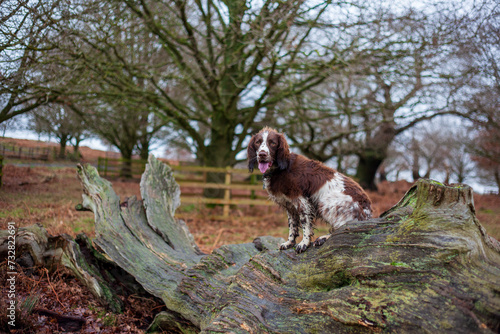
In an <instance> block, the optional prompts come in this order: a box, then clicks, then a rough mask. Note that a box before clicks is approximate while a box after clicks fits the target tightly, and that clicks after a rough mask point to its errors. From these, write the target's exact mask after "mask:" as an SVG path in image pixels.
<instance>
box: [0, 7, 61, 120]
mask: <svg viewBox="0 0 500 334" xmlns="http://www.w3.org/2000/svg"><path fill="white" fill-rule="evenodd" d="M59 4H60V1H58V0H54V1H52V0H51V1H41V0H40V1H13V0H6V1H2V2H1V6H2V10H1V16H0V64H1V67H0V123H2V122H4V121H6V120H9V119H11V118H13V117H15V116H17V115H21V114H23V113H26V112H29V111H31V110H34V109H35V108H37V107H38V106H41V105H43V104H46V103H50V102H53V101H55V100H57V98H58V96H59V95H60V94H61V86H59V85H58V83H59V82H60V80H61V77H59V76H58V75H56V74H55V73H52V72H50V71H44V72H43V75H42V72H41V71H40V69H41V68H42V67H43V66H44V64H43V60H42V59H43V58H44V57H45V55H46V54H48V53H50V52H52V49H51V48H47V47H46V46H47V45H46V44H45V42H46V41H47V38H48V37H49V36H48V34H47V32H48V29H47V27H48V26H50V25H51V24H53V21H50V20H47V17H50V16H51V15H53V14H54V13H55V12H56V8H58V6H59Z"/></svg>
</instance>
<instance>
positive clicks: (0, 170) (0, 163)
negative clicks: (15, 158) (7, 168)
mask: <svg viewBox="0 0 500 334" xmlns="http://www.w3.org/2000/svg"><path fill="white" fill-rule="evenodd" d="M2 176H3V155H0V188H2Z"/></svg>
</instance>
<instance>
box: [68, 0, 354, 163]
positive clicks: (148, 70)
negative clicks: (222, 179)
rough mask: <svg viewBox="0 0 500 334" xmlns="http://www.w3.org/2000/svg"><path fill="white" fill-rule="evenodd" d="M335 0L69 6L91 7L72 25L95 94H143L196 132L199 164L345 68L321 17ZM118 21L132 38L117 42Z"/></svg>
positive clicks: (221, 157) (236, 148) (235, 145)
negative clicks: (288, 101)
mask: <svg viewBox="0 0 500 334" xmlns="http://www.w3.org/2000/svg"><path fill="white" fill-rule="evenodd" d="M124 5H125V6H126V8H124ZM331 5H333V3H332V2H330V1H324V2H319V3H318V2H308V1H286V2H283V1H274V0H269V1H264V2H262V3H261V4H257V3H252V4H251V5H249V4H247V3H246V2H245V1H221V2H212V1H208V2H206V3H205V2H203V3H202V2H200V1H171V2H155V1H143V2H140V3H139V2H135V1H121V2H120V1H115V2H113V1H108V2H85V3H79V4H78V6H76V5H75V6H74V8H73V10H74V11H78V10H79V9H80V11H82V14H85V15H80V17H81V20H82V22H81V23H79V24H74V25H73V26H72V27H71V31H70V39H73V40H74V42H72V47H74V48H75V50H74V51H73V52H71V53H69V54H70V55H71V56H72V61H73V64H75V65H74V66H72V67H71V68H72V69H74V68H79V70H80V71H81V73H85V75H87V76H93V78H94V80H104V81H105V82H106V85H101V86H100V89H99V90H94V91H93V92H92V93H95V94H97V95H99V94H100V95H101V96H102V95H109V96H114V97H115V98H125V99H128V100H131V99H133V100H136V101H141V102H142V103H144V104H146V105H148V106H149V107H150V108H151V109H154V110H155V112H158V114H160V115H162V117H164V118H166V119H168V120H169V121H171V122H172V124H174V126H175V127H176V128H177V129H179V130H182V131H183V132H184V134H185V135H186V136H187V137H189V138H190V139H191V141H192V145H193V146H194V147H195V151H196V155H197V157H198V160H199V161H200V162H201V163H202V164H205V165H212V166H226V165H233V164H235V163H236V161H237V159H236V155H237V153H239V152H241V151H242V150H243V149H244V145H245V144H246V140H247V138H248V135H249V134H251V133H252V131H254V127H255V123H256V122H259V121H260V120H262V119H263V118H264V117H265V115H266V114H268V113H272V112H273V107H274V105H276V103H278V102H279V101H281V100H283V99H286V98H290V97H292V96H295V95H298V94H301V93H302V92H305V91H307V90H309V89H311V87H314V86H316V85H318V84H319V83H321V82H322V81H323V80H324V79H325V78H326V77H327V76H328V75H329V74H330V73H331V72H332V70H334V69H335V68H336V67H341V66H344V65H343V63H342V62H341V59H340V58H339V57H338V55H336V54H335V53H334V52H333V51H332V50H331V49H328V48H326V47H325V45H324V44H326V42H327V39H326V38H325V36H324V33H323V32H322V29H323V28H324V26H323V25H321V24H320V23H322V21H321V20H327V18H326V17H325V13H326V12H327V11H328V9H329V8H330V6H331ZM89 6H94V8H95V6H97V8H98V9H97V10H96V9H92V11H91V9H90V7H89ZM342 6H349V4H343V5H342ZM83 8H86V9H83ZM118 18H119V20H118ZM138 20H139V22H138ZM110 26H111V27H112V28H111V29H110V28H109V27H110ZM90 27H91V28H90ZM114 29H116V30H117V31H119V32H120V33H121V34H124V35H129V34H130V35H131V37H132V36H134V37H135V38H136V40H132V38H131V39H129V40H128V41H126V42H124V43H121V44H118V43H117V42H116V41H115V39H114V37H113V36H112V35H113V34H114V32H113V31H114ZM138 36H140V37H141V38H139V37H138ZM323 42H324V43H323ZM136 45H141V46H142V47H144V48H145V49H148V50H150V53H151V54H150V56H149V57H146V58H145V57H143V56H140V57H139V56H138V57H137V58H134V57H132V54H134V53H132V52H131V51H132V50H136V53H135V54H137V55H139V54H140V52H138V51H139V49H136V47H135V46H136ZM126 47H129V49H128V50H129V51H128V53H125V52H124V50H125V49H126ZM139 58H140V59H139ZM152 58H155V59H157V61H156V62H153V61H151V59H152ZM78 64H81V66H80V67H78V66H79V65H78ZM102 75H105V78H102ZM88 93H89V94H90V93H91V92H88ZM89 94H87V95H89ZM97 95H96V96H97Z"/></svg>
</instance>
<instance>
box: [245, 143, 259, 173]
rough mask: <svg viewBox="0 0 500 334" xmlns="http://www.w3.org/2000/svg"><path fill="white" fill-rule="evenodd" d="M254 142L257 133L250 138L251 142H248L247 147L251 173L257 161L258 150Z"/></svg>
mask: <svg viewBox="0 0 500 334" xmlns="http://www.w3.org/2000/svg"><path fill="white" fill-rule="evenodd" d="M254 143H255V135H254V136H252V139H250V143H248V147H247V160H248V171H249V172H250V173H252V172H253V168H254V166H255V163H256V162H257V152H256V151H255V147H254Z"/></svg>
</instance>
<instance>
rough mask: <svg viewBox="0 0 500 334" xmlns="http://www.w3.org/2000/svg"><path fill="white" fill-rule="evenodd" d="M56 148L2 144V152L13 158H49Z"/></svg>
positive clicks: (0, 151) (0, 147) (0, 145)
mask: <svg viewBox="0 0 500 334" xmlns="http://www.w3.org/2000/svg"><path fill="white" fill-rule="evenodd" d="M53 150H54V148H51V147H23V146H17V145H13V144H4V143H2V144H0V154H1V155H3V156H4V157H5V158H11V159H32V160H49V158H50V156H51V153H52V152H53Z"/></svg>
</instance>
